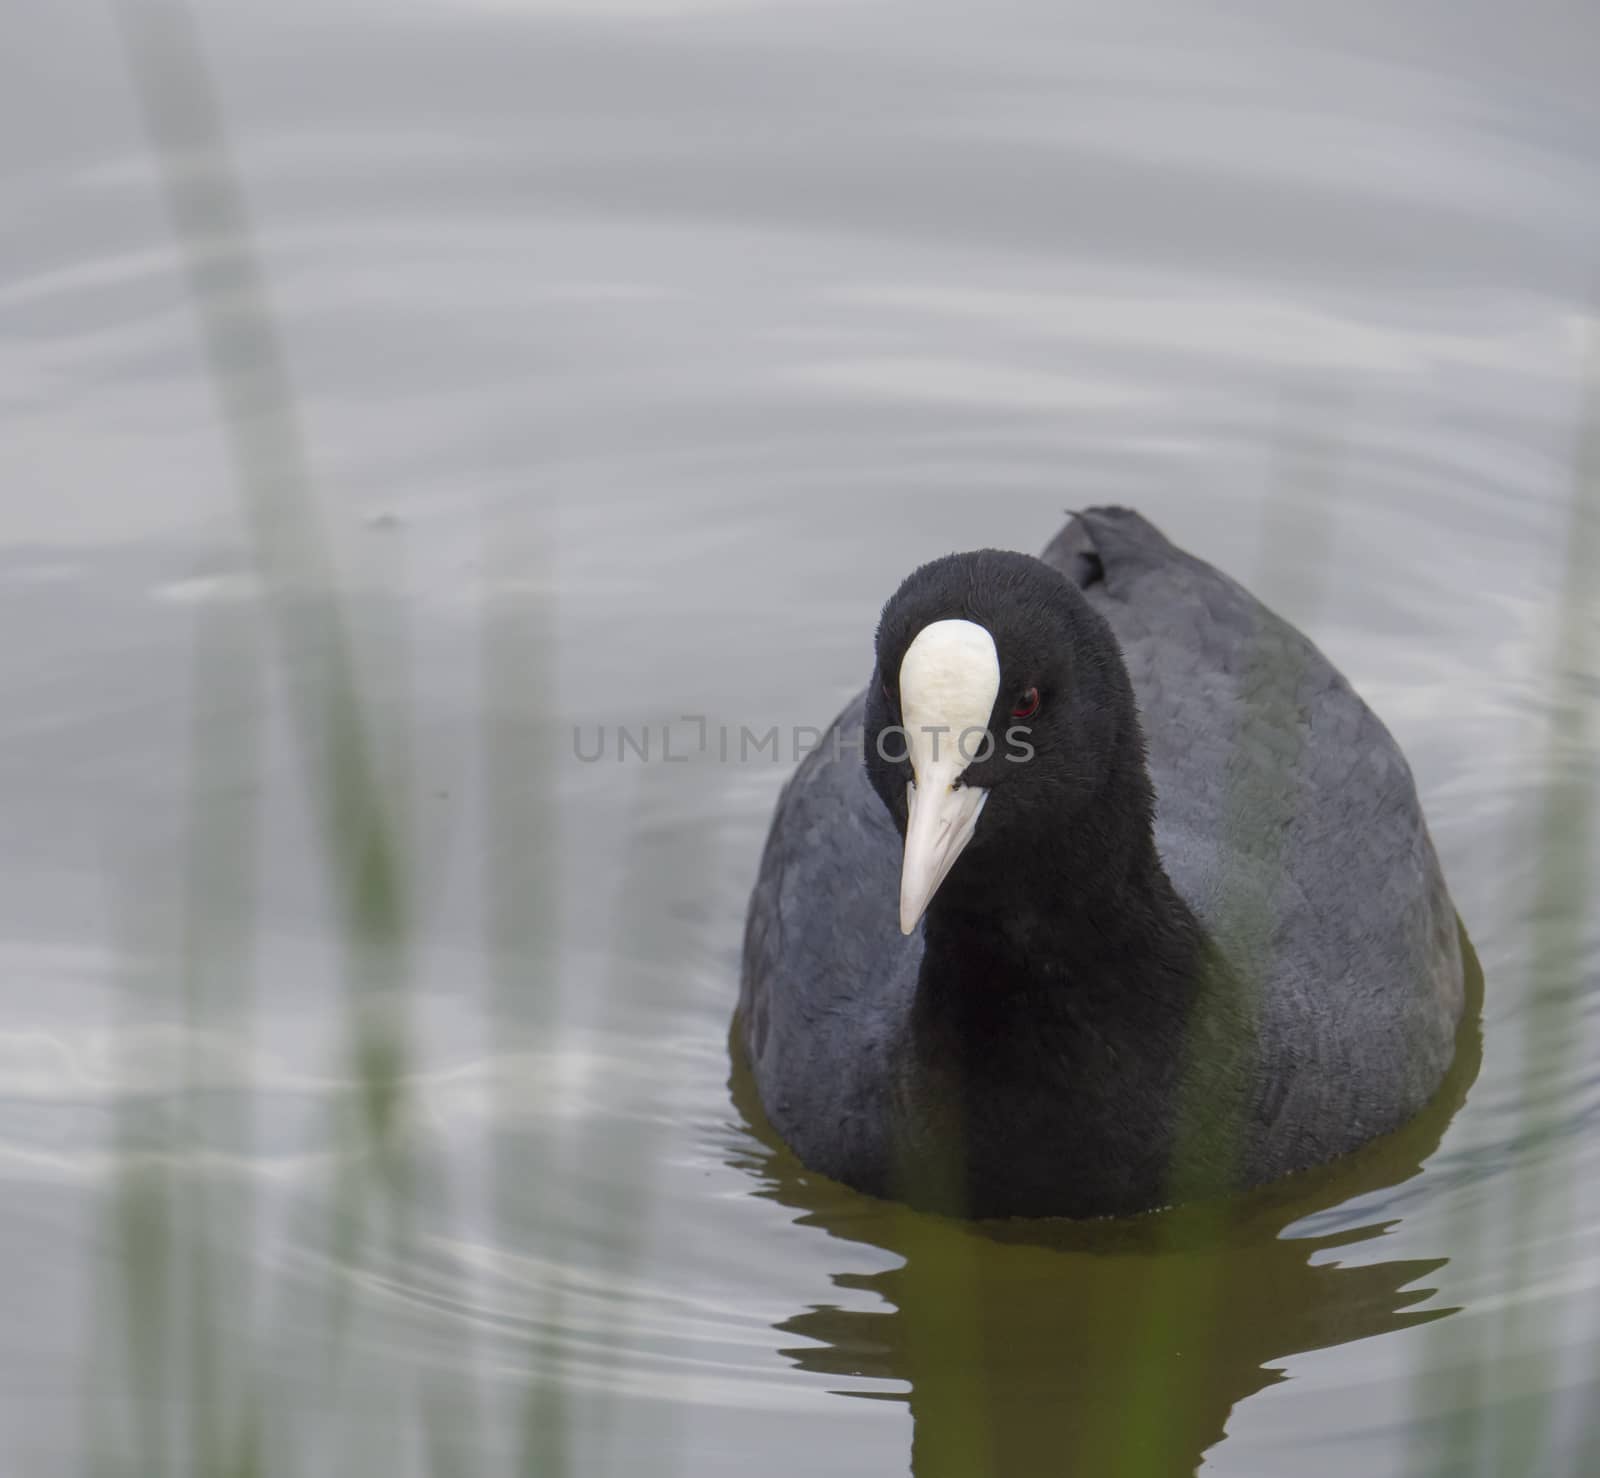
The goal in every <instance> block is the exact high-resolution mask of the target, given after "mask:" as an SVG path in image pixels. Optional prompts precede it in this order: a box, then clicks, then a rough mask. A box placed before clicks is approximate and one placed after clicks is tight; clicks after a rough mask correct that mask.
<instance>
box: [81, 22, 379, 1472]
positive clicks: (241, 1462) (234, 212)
mask: <svg viewBox="0 0 1600 1478" xmlns="http://www.w3.org/2000/svg"><path fill="white" fill-rule="evenodd" d="M113 13H114V15H115V17H116V19H117V21H118V23H119V25H120V27H121V34H122V39H123V44H124V47H125V50H126V54H127V59H128V65H129V71H130V74H131V76H132V79H133V82H134V86H135V91H136V93H137V96H138V99H139V102H140V105H141V109H142V112H143V116H144V120H145V123H146V126H147V128H148V130H149V134H150V138H151V143H152V151H153V154H154V157H155V159H156V161H157V164H158V175H159V180H160V185H161V188H162V192H163V196H164V199H165V203H166V206H167V209H168V212H169V214H170V217H171V220H172V223H173V228H174V234H175V237H176V240H177V246H178V258H179V264H180V268H181V271H182V273H183V277H184V280H185V283H186V285H187V288H188V291H189V295H190V297H191V300H192V303H193V307H194V310H195V314H196V319H197V322H198V324H199V327H200V332H201V339H202V344H203V347H204V351H205V355H206V362H207V366H208V370H209V378H210V382H211V386H212V389H213V393H214V394H215V396H216V399H217V404H218V410H219V413H220V420H221V423H222V425H223V428H224V432H225V440H226V446H227V449H228V452H229V456H230V460H231V463H232V470H233V475H234V479H235V481H236V484H237V486H238V489H239V493H240V497H241V502H242V506H243V512H244V515H245V520H246V527H247V529H248V531H249V536H250V544H251V547H252V550H253V553H254V555H255V558H256V562H257V565H258V568H259V572H260V575H261V579H262V585H263V589H264V592H265V597H266V608H267V611H268V613H269V618H270V622H271V627H272V632H273V635H274V637H275V638H276V644H277V650H278V656H279V659H280V662H281V665H282V669H283V671H284V672H285V673H286V675H287V678H288V682H287V684H286V686H287V691H288V697H289V709H290V717H291V723H292V726H293V731H294V734H295V737H296V739H297V741H298V747H299V751H300V758H301V768H302V771H303V773H304V775H305V777H306V781H307V785H308V788H309V790H310V793H311V798H312V804H313V809H314V813H315V815H316V818H317V821H318V824H319V835H320V843H321V848H322V850H323V852H324V854H325V856H326V859H327V862H328V875H329V880H330V884H331V887H332V890H333V894H334V897H335V899H336V900H337V905H338V913H339V919H340V930H339V933H340V939H341V943H342V946H343V950H342V955H343V963H342V971H341V976H342V979H343V980H344V982H345V985H346V989H347V993H348V994H347V1000H346V1016H347V1022H348V1032H349V1039H350V1046H349V1051H350V1057H351V1061H352V1066H353V1070H354V1073H355V1076H356V1079H357V1081H358V1083H359V1084H360V1092H359V1113H358V1115H357V1116H356V1118H355V1119H354V1121H352V1122H351V1123H349V1124H347V1125H346V1126H345V1130H344V1133H343V1136H342V1138H343V1140H344V1151H345V1153H346V1155H347V1156H348V1157H349V1158H350V1160H351V1161H352V1163H353V1165H354V1167H355V1173H352V1174H346V1175H341V1176H339V1177H338V1178H337V1189H336V1193H335V1198H334V1212H333V1222H332V1225H331V1227H330V1242H331V1248H332V1256H331V1263H332V1267H333V1268H334V1269H335V1273H334V1274H333V1275H331V1276H330V1279H329V1286H328V1287H327V1288H326V1289H325V1290H324V1293H325V1295H326V1299H325V1302H326V1305H327V1310H328V1312H329V1315H330V1317H329V1324H330V1330H331V1337H330V1339H329V1341H328V1345H327V1354H328V1357H329V1359H330V1360H331V1361H332V1362H333V1364H332V1366H331V1367H330V1370H329V1373H330V1375H331V1374H335V1373H336V1371H337V1366H338V1352H339V1350H340V1348H341V1345H342V1337H341V1336H342V1331H343V1329H344V1327H345V1323H346V1318H345V1312H346V1301H347V1298H348V1279H347V1278H344V1277H342V1276H338V1270H341V1269H344V1268H347V1267H349V1266H351V1265H352V1264H353V1263H354V1262H355V1260H356V1258H357V1256H358V1251H359V1244H360V1242H361V1239H362V1236H363V1229H364V1227H365V1225H366V1223H367V1221H368V1220H369V1218H370V1215H371V1209H372V1208H371V1207H370V1205H369V1204H368V1202H369V1195H370V1192H372V1191H376V1192H377V1193H378V1194H379V1195H380V1196H381V1198H382V1201H383V1204H384V1207H385V1209H386V1210H387V1212H388V1216H389V1223H390V1230H391V1233H392V1234H393V1235H395V1236H396V1238H397V1240H398V1242H399V1243H400V1244H402V1245H404V1244H406V1243H407V1242H408V1241H409V1238H408V1236H407V1235H406V1233H407V1214H408V1206H409V1202H410V1196H409V1191H410V1169H409V1165H408V1160H407V1156H406V1154H405V1151H404V1146H403V1144H402V1142H401V1140H400V1137H399V1135H398V1133H397V1127H396V1125H397V1118H398V1110H399V1102H400V1096H401V1090H402V1083H403V1073H404V1066H405V1061H406V1055H407V1054H406V1047H405V1041H406V1019H405V1015H404V1011H403V1004H404V1002H405V1000H406V987H407V985H408V983H409V959H410V921H409V917H408V910H407V903H406V897H405V879H404V868H403V855H402V852H401V849H400V847H399V844H398V840H397V837H396V835H395V826H394V819H393V817H392V816H391V815H390V814H389V810H388V806H387V804H386V796H385V794H384V789H383V784H382V777H381V775H380V772H379V767H378V765H377V762H376V759H375V753H374V749H373V745H372V741H371V736H370V732H369V725H368V722H367V719H366V715H365V714H364V712H363V708H362V703H361V698H360V693H359V687H358V681H357V670H356V663H355V659H354V655H353V652H352V648H351V642H350V639H349V636H348V633H347V630H346V622H345V618H344V614H343V612H342V610H341V609H340V606H339V602H338V599H337V596H336V574H335V570H334V568H333V563H332V560H331V558H330V557H329V554H328V551H327V547H326V545H325V542H324V539H323V536H322V533H321V530H320V528H319V527H318V523H317V519H316V501H315V493H314V487H313V483H312V479H311V476H310V473H309V468H308V461H307V458H306V455H305V451H304V445H303V439H302V436H301V433H300V430H299V424H298V417H297V413H296V407H295V402H294V396H293V393H292V388H291V385H290V382H289V377H288V374H287V370H286V366H285V362H284V358H283V354H282V350H281V347H280V345H279V343H278V339H277V334H276V331H275V329H274V325H273V322H272V318H271V315H270V311H269V308H268V306H267V297H266V290H265V281H264V277H263V274H262V271H261V269H260V266H259V264H258V262H257V260H256V257H255V254H254V249H253V246H252V235H251V229H250V222H249V218H248V213H247V211H246V208H245V204H244V200H243V198H242V196H241V194H240V192H239V190H238V187H237V185H236V183H235V181H234V178H233V175H232V171H231V168H230V165H229V156H228V149H227V144H226V139H225V130H224V127H223V122H222V118H221V114H220V110H219V109H218V107H217V104H216V101H215V99H214V97H213V95H212V92H211V88H210V83H209V78H208V74H207V69H206V65H205V62H204V59H203V57H202V55H201V51H200V47H199V42H198V38H197V36H196V34H195V31H194V27H193V23H192V19H191V17H190V15H189V13H188V11H187V10H186V8H185V7H184V6H182V5H180V4H174V3H160V0H131V3H124V4H121V5H116V6H113ZM204 625H205V623H202V626H204ZM219 643H220V645H219ZM247 655H250V656H253V652H249V653H248V654H247V650H246V648H245V647H244V646H243V644H240V645H239V646H238V647H235V646H234V645H233V643H232V642H231V641H229V640H228V638H227V637H226V636H218V637H216V638H212V637H211V636H210V635H209V634H207V633H205V632H204V631H203V632H202V637H201V660H200V662H199V665H198V670H197V684H196V687H197V691H196V698H195V704H196V715H197V729H196V741H195V754H194V756H193V764H194V767H195V774H196V788H197V791H198V792H200V793H201V794H202V795H203V796H204V797H205V799H204V801H203V802H202V803H201V804H199V805H198V806H197V815H196V818H195V823H194V825H193V827H192V829H191V833H190V854H189V855H190V868H189V898H188V909H187V917H188V930H187V937H186V940H185V948H184V951H183V959H184V965H183V970H184V975H185V988H184V1007H185V1012H184V1014H185V1017H186V1019H187V1021H188V1024H189V1026H190V1032H189V1041H190V1044H191V1045H190V1051H191V1054H192V1052H193V1050H194V1047H193V1044H194V1043H195V1042H196V1041H197V1040H203V1028H204V1025H205V1023H206V1022H207V1021H208V1020H209V1019H210V1017H211V1013H212V1008H213V1002H214V999H215V998H216V997H217V996H218V995H219V994H220V993H221V992H222V991H225V990H233V991H237V989H238V988H239V981H238V975H237V971H238V968H239V965H238V962H239V960H240V959H242V958H243V956H244V954H245V952H246V946H247V944H248V938H249V933H250V930H249V927H248V925H249V922H250V914H251V906H250V902H249V886H248V880H247V877H246V875H245V874H246V866H245V863H244V862H243V861H242V860H241V859H243V858H245V857H246V856H248V855H251V854H252V853H253V818H250V821H251V824H245V818H242V817H234V816H231V815H230V814H229V813H228V812H227V811H226V809H224V808H221V807H219V808H218V810H217V811H216V812H215V813H213V811H212V805H213V803H214V802H215V801H216V797H215V795H213V794H212V792H213V791H214V790H215V789H216V785H215V780H216V776H217V774H218V773H223V774H227V773H232V772H230V771H229V770H228V766H229V765H236V764H237V762H238V761H239V760H240V759H241V758H243V757H250V756H251V755H252V750H251V747H250V745H251V743H253V739H252V740H251V741H250V743H246V742H245V741H244V739H243V737H242V736H241V735H240V734H239V733H238V732H237V731H238V730H242V729H244V728H247V727H248V724H247V723H244V722H240V723H235V724H232V725H231V726H229V728H228V729H227V730H221V729H218V728H217V727H215V726H214V719H213V717H212V716H211V715H209V714H208V713H207V712H206V705H207V704H208V702H213V701H216V702H220V703H221V704H222V705H223V707H224V709H226V705H227V704H228V702H229V701H230V697H231V701H233V702H234V703H238V702H239V700H240V697H241V695H239V694H232V695H230V693H229V688H228V684H229V683H230V682H231V681H232V678H230V677H229V676H228V674H229V672H230V671H231V670H232V669H233V667H234V666H235V665H237V666H239V667H240V668H243V667H245V666H246V665H247V663H246V661H245V658H246V657H247ZM236 711H238V712H246V711H252V710H246V709H243V708H239V709H237V710H236ZM219 767H220V769H219ZM238 778H239V777H238V775H235V780H236V781H237V780H238ZM252 779H253V776H252V775H251V773H250V770H249V768H247V769H246V770H245V771H244V772H243V788H244V789H245V790H246V791H249V790H250V789H251V783H252ZM230 886H232V887H237V888H238V890H239V891H238V893H237V896H236V897H235V898H233V899H232V900H228V899H226V898H225V897H224V896H222V892H221V891H220V890H225V889H227V888H229V887H230ZM217 920H230V921H232V920H237V923H238V925H239V927H238V928H237V929H235V930H233V932H232V933H230V934H228V935H227V936H226V945H227V948H226V950H225V951H221V950H219V947H218V946H219V938H218V937H217V925H216V921H217ZM244 1025H245V1027H246V1029H247V1028H248V1022H246V1023H244ZM246 1040H248V1036H247V1037H246ZM185 1106H186V1114H187V1116H188V1132H187V1134H186V1135H185V1136H182V1138H183V1139H185V1140H186V1142H187V1144H188V1146H189V1147H190V1149H191V1152H192V1151H193V1149H194V1147H195V1146H197V1145H198V1143H199V1133H198V1127H197V1126H198V1123H199V1117H200V1110H201V1107H202V1106H201V1104H200V1102H199V1097H198V1089H197V1082H196V1077H195V1064H194V1061H193V1058H192V1056H191V1061H190V1073H189V1084H188V1091H187V1092H186V1094H185ZM369 1166H370V1167H371V1173H372V1174H374V1175H375V1176H376V1182H375V1183H371V1182H369V1178H368V1172H367V1167H369ZM185 1173H186V1174H189V1175H192V1176H193V1178H194V1186H195V1188H194V1189H193V1190H191V1191H190V1192H189V1193H188V1194H187V1195H186V1196H185V1197H184V1198H183V1199H182V1200H181V1201H178V1202H175V1201H174V1198H173V1187H172V1184H171V1182H170V1178H168V1179H165V1180H163V1181H161V1182H151V1181H148V1180H146V1181H145V1182H144V1183H142V1184H141V1183H137V1182H139V1181H140V1179H141V1177H140V1172H139V1171H138V1170H136V1169H131V1170H130V1171H129V1175H128V1181H129V1183H128V1184H125V1185H124V1187H123V1190H122V1193H121V1200H122V1205H123V1210H122V1212H121V1215H120V1220H121V1224H122V1230H123V1234H124V1247H125V1249H126V1262H125V1266H124V1269H123V1272H124V1278H125V1282H126V1285H127V1289H128V1320H127V1323H128V1329H129V1338H130V1346H129V1351H128V1358H129V1360H130V1364H131V1366H132V1369H133V1372H134V1378H135V1400H136V1404H138V1405H139V1406H140V1407H141V1408H142V1410H141V1412H140V1415H139V1421H140V1423H141V1424H142V1425H143V1426H144V1427H145V1428H146V1439H145V1441H144V1442H143V1443H142V1444H141V1446H142V1449H143V1450H144V1452H145V1454H146V1462H145V1465H144V1467H143V1472H145V1473H147V1474H153V1473H158V1472H159V1473H163V1474H164V1473H176V1472H181V1471H184V1470H185V1469H187V1470H188V1471H193V1472H201V1473H207V1474H209V1473H229V1472H231V1473H246V1472H254V1471H258V1470H259V1469H260V1467H261V1457H260V1448H259V1445H258V1436H259V1433H260V1431H261V1419H260V1416H259V1412H258V1409H257V1404H256V1396H255V1394H254V1391H255V1389H256V1377H255V1375H254V1374H253V1373H251V1372H246V1374H245V1375H244V1376H243V1377H239V1376H237V1375H236V1374H235V1371H236V1369H237V1366H238V1365H239V1364H240V1362H241V1359H242V1357H241V1356H240V1355H239V1353H238V1347H239V1345H240V1343H241V1341H240V1340H239V1339H238V1338H237V1337H236V1336H235V1335H232V1334H230V1336H228V1337H221V1336H220V1335H219V1334H218V1331H217V1328H216V1321H217V1295H218V1290H217V1288H216V1286H215V1271H214V1263H213V1260H212V1256H211V1253H210V1251H209V1250H208V1249H209V1247H210V1245H211V1244H210V1243H209V1241H208V1236H209V1234H210V1233H211V1232H212V1231H213V1230H214V1217H213V1216H212V1210H213V1206H212V1197H213V1195H214V1192H211V1191H208V1190H207V1189H205V1179H204V1167H203V1162H202V1163H201V1164H195V1163H193V1160H192V1158H191V1162H190V1163H189V1164H188V1166H187V1167H186V1170H185ZM241 1210H242V1212H243V1217H242V1220H243V1223H244V1225H245V1227H246V1228H249V1227H250V1225H251V1217H250V1209H249V1206H248V1204H245V1205H244V1206H243V1207H242V1208H241ZM180 1252H181V1253H184V1254H186V1256H185V1257H184V1265H185V1267H186V1268H187V1269H188V1278H187V1283H186V1285H185V1286H184V1288H183V1289H182V1290H181V1293H180V1290H179V1289H178V1288H177V1287H176V1285H175V1284H174V1283H173V1282H172V1277H173V1272H172V1264H173V1261H174V1259H175V1257H177V1256H178V1255H179V1254H180ZM175 1302H181V1303H184V1304H186V1305H187V1308H188V1317H189V1330H190V1346H191V1349H190V1359H189V1362H188V1365H187V1379H186V1380H185V1381H184V1385H185V1386H186V1390H184V1391H179V1392H176V1393H168V1392H166V1391H165V1390H164V1389H163V1387H164V1382H165V1380H166V1379H167V1378H168V1377H169V1376H171V1375H173V1374H174V1373H175V1368H174V1366H173V1364H172V1362H171V1360H170V1358H168V1357H170V1355H171V1351H170V1350H167V1351H164V1352H163V1358H151V1357H152V1355H153V1353H154V1352H153V1351H152V1350H150V1349H149V1348H148V1347H147V1346H148V1345H149V1344H150V1342H151V1340H152V1339H153V1340H155V1341H156V1342H158V1343H162V1344H170V1339H171V1318H172V1314H173V1305H174V1303H175ZM230 1379H232V1380H233V1381H234V1382H235V1383H239V1384H241V1385H242V1386H243V1388H244V1394H241V1396H240V1397H239V1398H238V1400H237V1402H236V1403H235V1404H236V1406H237V1408H238V1409H237V1410H236V1411H235V1412H233V1413H232V1414H231V1419H232V1422H233V1423H234V1426H235V1433H236V1436H235V1437H234V1438H232V1439H230V1438H229V1437H228V1436H227V1435H226V1433H225V1432H224V1426H223V1424H224V1422H225V1421H227V1420H228V1419H229V1417H230V1412H229V1408H228V1406H227V1405H226V1404H225V1403H222V1402H219V1400H218V1399H217V1397H218V1393H219V1391H220V1390H221V1389H222V1388H223V1385H224V1384H225V1383H227V1382H228V1381H229V1380H230ZM169 1395H176V1396H178V1397H180V1398H186V1400H187V1403H188V1407H189V1410H190V1413H191V1420H192V1422H193V1430H192V1431H191V1433H190V1441H189V1447H190V1451H189V1453H188V1457H187V1461H186V1462H185V1463H183V1464H181V1465H180V1464H178V1463H176V1462H164V1461H163V1462H159V1463H157V1465H155V1466H152V1465H151V1463H150V1461H149V1459H150V1458H151V1457H153V1456H155V1455H156V1453H157V1452H158V1451H161V1450H164V1449H161V1448H160V1445H159V1444H160V1441H161V1440H162V1438H163V1437H164V1435H165V1434H164V1433H163V1432H162V1431H161V1428H162V1426H163V1420H162V1415H161V1414H162V1413H163V1412H164V1411H165V1410H166V1409H167V1406H168V1401H167V1400H166V1399H164V1398H166V1397H168V1396H169Z"/></svg>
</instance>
